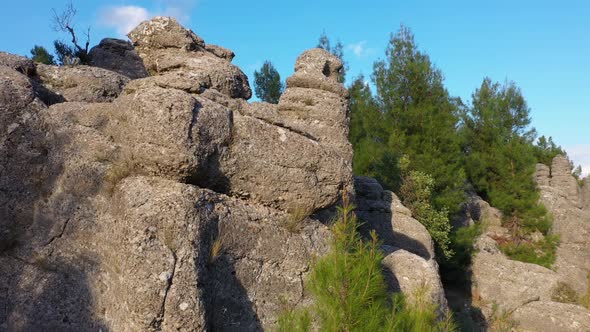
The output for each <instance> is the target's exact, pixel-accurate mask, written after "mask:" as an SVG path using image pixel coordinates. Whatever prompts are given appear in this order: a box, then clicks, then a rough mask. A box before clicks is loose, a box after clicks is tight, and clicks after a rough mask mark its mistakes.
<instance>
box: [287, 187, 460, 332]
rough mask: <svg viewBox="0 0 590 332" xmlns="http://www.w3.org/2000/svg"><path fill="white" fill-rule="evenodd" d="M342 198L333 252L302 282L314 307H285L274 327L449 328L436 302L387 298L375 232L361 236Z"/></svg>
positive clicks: (353, 217) (354, 218)
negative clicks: (293, 308) (367, 238)
mask: <svg viewBox="0 0 590 332" xmlns="http://www.w3.org/2000/svg"><path fill="white" fill-rule="evenodd" d="M344 197H345V198H344V199H343V206H342V207H340V208H339V209H338V217H337V219H336V221H335V222H334V224H333V225H332V234H333V238H332V244H331V250H330V252H329V253H328V254H327V255H325V256H323V257H321V258H319V259H318V260H317V261H316V262H315V263H314V264H313V266H312V269H311V272H310V276H309V279H308V280H307V283H306V288H307V289H308V290H309V292H310V293H311V295H312V296H313V299H314V305H313V307H311V308H305V309H299V310H287V311H286V312H285V313H283V315H281V317H280V318H279V322H278V331H310V330H319V331H351V332H352V331H453V330H454V329H455V328H454V325H453V324H452V322H451V321H450V320H445V321H442V322H438V321H437V314H436V306H435V305H434V304H431V303H427V301H426V300H423V301H415V303H405V301H404V299H403V296H402V295H401V294H396V295H395V296H394V298H393V299H392V298H391V296H390V294H389V292H388V290H387V285H386V283H385V280H384V277H383V274H382V273H381V270H382V267H381V260H382V259H383V254H382V252H381V250H380V248H379V241H378V239H377V235H376V234H375V233H374V232H373V233H371V240H370V241H363V240H362V239H361V236H360V235H359V233H358V232H357V228H358V220H357V218H356V216H355V215H354V213H353V209H354V207H353V206H352V205H350V204H349V202H348V199H347V198H346V195H344ZM424 293H426V292H424ZM423 299H426V296H424V297H423ZM449 319H450V318H449ZM312 326H313V327H312Z"/></svg>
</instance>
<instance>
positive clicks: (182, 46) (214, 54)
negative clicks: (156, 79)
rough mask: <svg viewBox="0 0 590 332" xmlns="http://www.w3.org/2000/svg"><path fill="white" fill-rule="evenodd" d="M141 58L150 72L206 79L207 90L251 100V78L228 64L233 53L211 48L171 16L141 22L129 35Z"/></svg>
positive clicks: (179, 77)
mask: <svg viewBox="0 0 590 332" xmlns="http://www.w3.org/2000/svg"><path fill="white" fill-rule="evenodd" d="M129 38H130V39H131V40H132V41H133V45H134V46H135V48H136V50H137V52H138V54H139V56H140V57H141V58H142V59H143V62H144V64H145V66H146V68H147V70H148V71H149V72H150V73H153V75H163V74H168V73H179V72H181V73H183V74H184V76H182V75H181V76H176V79H179V80H183V79H188V80H190V79H191V77H192V76H194V75H197V76H198V77H205V78H206V79H205V82H206V87H207V88H212V89H216V90H218V91H219V92H221V93H224V94H226V95H227V96H229V97H232V98H243V99H249V98H250V97H251V96H252V90H250V85H249V83H248V77H247V76H246V75H245V74H244V73H243V72H242V71H241V70H240V69H239V68H238V67H236V66H234V65H233V64H231V63H230V62H229V61H228V58H231V55H230V54H231V53H232V52H231V51H229V50H226V49H223V50H222V49H220V48H217V47H212V48H211V47H210V48H209V49H206V47H205V42H204V41H203V40H202V39H201V38H200V37H199V36H197V35H196V34H195V33H194V32H193V31H191V30H189V29H186V28H184V27H182V26H181V25H180V24H178V22H176V20H174V19H173V18H169V17H155V18H153V19H152V20H149V21H145V22H142V23H141V24H140V25H139V26H138V27H137V28H135V29H134V30H133V31H131V32H130V33H129Z"/></svg>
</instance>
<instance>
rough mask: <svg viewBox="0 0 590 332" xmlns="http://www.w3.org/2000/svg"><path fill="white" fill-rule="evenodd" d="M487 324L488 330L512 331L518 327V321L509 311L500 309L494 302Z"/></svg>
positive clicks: (495, 331) (498, 331) (497, 331)
mask: <svg viewBox="0 0 590 332" xmlns="http://www.w3.org/2000/svg"><path fill="white" fill-rule="evenodd" d="M488 325H489V326H488V327H489V330H490V331H494V332H512V331H514V330H515V329H516V328H517V327H518V322H517V321H516V320H514V318H512V313H511V312H508V311H506V310H500V308H499V307H498V304H497V303H494V304H493V306H492V315H491V317H490V319H489V320H488Z"/></svg>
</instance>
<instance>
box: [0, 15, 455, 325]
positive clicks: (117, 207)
mask: <svg viewBox="0 0 590 332" xmlns="http://www.w3.org/2000/svg"><path fill="white" fill-rule="evenodd" d="M129 36H130V38H131V40H132V44H128V43H126V42H123V41H118V40H112V39H106V40H103V41H102V42H101V43H100V44H99V45H98V46H97V47H95V48H93V50H92V54H93V65H94V66H93V67H88V66H64V67H55V66H46V65H42V64H35V63H33V62H32V61H31V60H28V59H26V58H23V57H19V56H15V55H11V54H7V53H0V128H1V130H0V285H1V286H0V330H22V331H30V330H59V331H86V330H94V331H96V330H102V331H106V330H112V331H159V330H162V331H173V330H174V331H176V330H182V331H202V330H214V331H216V330H221V331H226V330H227V331H235V330H246V331H257V330H262V329H268V328H272V326H273V325H274V324H275V323H276V320H277V316H278V314H279V313H280V312H282V311H283V310H285V309H286V308H290V307H294V306H300V305H307V304H309V303H310V301H311V300H310V298H309V296H308V294H307V293H306V292H305V291H304V289H303V280H304V278H305V276H306V274H307V272H308V271H309V266H310V262H311V261H312V258H313V257H315V256H318V255H322V254H323V253H325V252H326V251H327V249H328V243H329V239H330V232H329V229H328V227H327V226H326V225H324V224H323V223H322V222H320V221H319V220H316V219H314V216H315V214H314V213H315V212H318V211H329V209H330V208H332V207H333V206H334V205H335V204H336V203H337V202H338V201H339V200H340V198H341V197H340V195H341V192H342V191H343V189H344V190H346V191H348V192H349V193H350V194H351V195H353V194H354V187H355V184H354V183H353V177H352V167H351V162H352V148H351V146H350V143H349V142H348V140H347V136H348V121H349V117H348V116H349V114H348V94H347V91H346V90H345V89H344V88H343V87H342V85H340V84H339V83H338V82H337V76H338V71H339V70H340V69H341V67H342V63H341V62H340V61H339V60H338V59H337V58H336V57H334V56H332V55H330V54H329V53H328V52H326V51H323V50H320V49H313V50H309V51H306V52H304V53H303V54H302V55H301V56H300V57H299V58H298V59H297V62H296V64H295V74H294V75H293V76H292V77H290V78H289V79H288V80H287V90H286V91H285V93H284V94H283V96H282V97H281V100H280V103H279V104H278V105H270V104H266V103H248V102H247V101H246V100H247V99H248V98H250V95H251V90H250V87H249V85H248V79H247V77H246V76H245V75H244V73H243V72H242V71H241V70H240V69H239V68H238V67H236V66H234V65H233V64H231V60H232V59H233V57H234V54H233V52H231V51H230V50H227V49H224V48H222V47H219V46H215V45H207V44H205V42H204V41H203V40H202V39H201V38H199V37H198V36H197V35H196V34H195V33H194V32H192V31H190V30H188V29H185V28H184V27H182V26H180V25H179V24H178V23H177V22H176V21H174V20H173V19H170V18H163V17H157V18H154V19H152V20H150V21H146V22H143V23H141V24H140V25H139V26H138V27H137V28H136V29H134V30H133V31H132V32H131V33H130V34H129ZM136 52H137V53H136ZM144 64H145V69H146V71H145V72H144V68H143V65H144ZM99 67H101V68H99ZM147 72H149V73H150V74H151V76H148V75H147V74H146V73H147ZM356 187H357V191H358V192H359V215H360V216H361V217H362V218H364V219H365V220H367V221H370V227H372V228H375V229H377V230H378V231H379V234H380V236H382V238H383V239H384V244H385V246H384V249H385V250H387V253H388V255H387V258H386V259H385V260H384V265H385V266H386V267H388V268H389V269H390V271H391V272H392V273H391V274H390V277H391V278H392V280H393V279H396V280H397V282H393V281H392V288H394V289H397V290H399V289H401V290H402V291H404V292H407V293H411V291H412V289H415V288H416V287H417V286H418V285H422V284H423V283H425V284H426V285H427V286H429V289H430V294H431V298H432V299H433V301H436V302H437V303H438V304H439V306H440V308H441V309H443V308H446V300H445V298H444V293H443V291H442V287H441V284H440V278H438V272H437V270H438V267H437V265H436V262H435V261H434V259H433V258H434V250H433V244H432V240H431V238H430V236H429V235H428V232H427V231H426V230H425V229H424V227H423V226H422V225H421V224H419V223H418V222H417V221H416V220H414V219H412V218H411V215H410V213H409V211H408V210H407V209H405V208H404V207H403V206H402V205H401V203H400V202H399V200H398V199H397V198H396V197H395V195H393V194H392V193H391V192H386V191H383V189H382V188H381V187H380V186H379V185H378V184H376V182H375V181H374V180H372V179H368V178H359V179H357V181H356ZM294 218H297V220H295V222H297V223H299V226H300V227H298V228H297V229H296V230H293V229H289V227H287V226H286V225H288V224H289V223H292V222H293V219H294ZM301 219H302V220H301ZM299 220H301V221H299ZM416 269H418V270H416ZM416 275H421V276H422V277H420V278H416Z"/></svg>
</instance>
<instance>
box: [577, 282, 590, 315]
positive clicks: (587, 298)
mask: <svg viewBox="0 0 590 332" xmlns="http://www.w3.org/2000/svg"><path fill="white" fill-rule="evenodd" d="M587 282H588V290H587V291H586V294H584V295H582V297H580V301H579V303H580V304H581V305H583V306H584V307H586V308H588V309H590V273H588V281H587Z"/></svg>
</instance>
